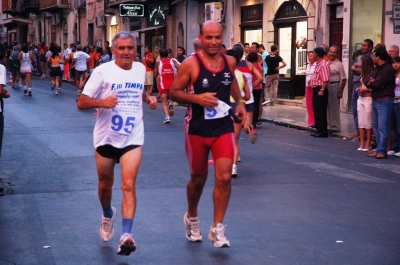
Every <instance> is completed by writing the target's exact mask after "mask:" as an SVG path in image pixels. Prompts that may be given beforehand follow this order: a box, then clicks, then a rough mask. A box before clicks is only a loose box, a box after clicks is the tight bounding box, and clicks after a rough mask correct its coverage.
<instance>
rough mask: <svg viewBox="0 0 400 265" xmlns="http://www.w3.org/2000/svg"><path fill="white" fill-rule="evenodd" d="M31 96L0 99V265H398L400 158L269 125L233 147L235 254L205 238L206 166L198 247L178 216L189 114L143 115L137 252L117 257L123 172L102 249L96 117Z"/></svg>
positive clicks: (67, 95) (37, 90)
mask: <svg viewBox="0 0 400 265" xmlns="http://www.w3.org/2000/svg"><path fill="white" fill-rule="evenodd" d="M33 87H34V88H33V97H26V96H23V95H22V89H20V90H12V89H11V88H10V87H9V89H10V90H12V91H11V93H12V94H11V98H9V99H6V100H5V132H4V139H3V152H2V157H1V158H0V181H1V182H2V185H3V187H4V188H5V190H4V194H5V195H4V196H2V197H0V265H3V264H96V265H97V264H373V265H375V264H400V230H399V228H400V203H399V200H400V189H399V176H400V175H399V172H400V159H399V158H393V157H391V158H389V159H386V160H377V159H375V158H368V157H366V155H365V153H363V152H358V151H356V149H357V147H358V143H357V142H354V141H348V140H343V139H341V138H328V139H315V138H313V137H310V136H309V135H308V134H309V132H305V131H300V130H296V129H292V128H286V127H282V126H277V125H274V124H269V123H264V124H263V127H262V128H261V129H259V130H258V141H257V143H256V144H254V145H251V144H250V142H249V140H248V137H247V136H246V135H242V138H241V140H240V147H241V159H242V162H240V163H238V172H239V173H238V178H237V179H233V180H232V196H231V201H230V204H229V208H228V212H227V215H226V218H225V223H226V224H227V228H226V235H227V237H228V239H229V240H230V242H231V247H230V248H225V249H216V248H214V246H213V245H212V244H211V243H210V242H208V241H207V239H206V235H207V233H208V229H209V226H210V225H211V222H212V212H213V205H212V197H211V195H212V188H213V183H214V180H213V176H214V173H213V166H210V167H209V172H210V174H209V181H208V183H207V186H206V188H205V190H204V194H203V197H202V200H201V201H200V205H199V216H200V219H201V228H202V232H203V238H204V241H203V242H202V243H192V242H188V241H187V239H186V238H185V235H184V233H185V228H184V225H183V221H182V219H183V214H184V213H185V211H186V183H187V181H188V177H189V170H188V166H187V161H186V156H185V152H184V145H183V118H184V112H185V109H184V108H183V107H177V108H176V109H175V113H176V114H175V116H174V117H173V118H172V122H171V123H170V124H169V125H165V124H163V123H162V121H163V115H162V113H161V108H160V105H159V108H158V109H157V110H155V111H152V110H149V109H148V108H147V107H145V113H144V119H145V145H144V155H143V160H142V165H141V168H140V172H139V176H138V179H137V196H138V208H137V213H136V217H135V220H134V225H133V235H134V238H135V240H136V243H137V250H136V252H134V253H132V254H131V255H130V256H129V257H121V256H118V255H117V254H116V248H117V245H118V239H119V235H120V233H121V230H122V225H121V215H120V211H119V209H120V206H121V190H120V183H121V181H120V178H119V177H118V176H119V174H120V169H119V167H118V166H117V167H116V176H117V177H116V181H115V185H114V187H115V188H114V196H113V205H114V206H115V207H116V208H117V210H118V215H117V219H116V222H115V231H116V233H115V236H114V238H113V240H112V241H111V242H109V243H103V242H101V240H100V238H99V226H100V221H101V207H100V204H99V202H98V199H97V177H96V169H95V164H94V152H93V144H92V141H93V140H92V130H93V126H94V123H95V118H96V117H95V116H94V115H93V112H94V111H93V110H85V111H81V110H78V109H77V108H76V104H75V97H76V96H75V94H76V90H75V87H73V86H72V85H70V84H64V87H63V88H62V93H61V94H60V95H58V96H55V95H54V94H53V92H52V91H51V90H50V84H49V82H48V81H42V80H39V79H38V78H36V77H35V78H34V86H33Z"/></svg>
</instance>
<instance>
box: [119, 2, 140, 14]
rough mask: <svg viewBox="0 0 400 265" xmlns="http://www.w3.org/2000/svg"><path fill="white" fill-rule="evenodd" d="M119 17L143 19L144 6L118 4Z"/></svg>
mask: <svg viewBox="0 0 400 265" xmlns="http://www.w3.org/2000/svg"><path fill="white" fill-rule="evenodd" d="M119 16H120V17H144V5H140V4H120V5H119Z"/></svg>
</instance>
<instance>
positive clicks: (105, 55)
mask: <svg viewBox="0 0 400 265" xmlns="http://www.w3.org/2000/svg"><path fill="white" fill-rule="evenodd" d="M110 60H111V57H110V55H108V53H107V49H103V50H102V55H101V58H100V60H99V65H102V64H103V63H108V62H109V61H110Z"/></svg>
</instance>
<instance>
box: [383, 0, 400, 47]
mask: <svg viewBox="0 0 400 265" xmlns="http://www.w3.org/2000/svg"><path fill="white" fill-rule="evenodd" d="M398 4H399V5H400V3H398ZM392 9H393V1H392V0H385V6H384V12H383V14H384V16H383V29H384V39H383V42H384V43H386V47H387V48H389V47H390V46H391V45H393V44H396V45H397V46H400V34H394V33H393V18H392Z"/></svg>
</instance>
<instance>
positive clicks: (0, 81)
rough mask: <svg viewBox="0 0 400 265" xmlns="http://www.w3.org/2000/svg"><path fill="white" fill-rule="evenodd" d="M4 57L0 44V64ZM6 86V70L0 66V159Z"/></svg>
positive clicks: (4, 51) (2, 47)
mask: <svg viewBox="0 0 400 265" xmlns="http://www.w3.org/2000/svg"><path fill="white" fill-rule="evenodd" d="M5 55H6V49H5V47H4V46H3V44H0V62H1V61H2V60H3V58H4V56H5ZM6 85H7V69H6V67H5V66H4V65H2V64H0V157H1V149H2V145H3V133H4V102H3V98H9V97H10V92H8V91H7V90H6V89H5V87H6Z"/></svg>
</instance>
